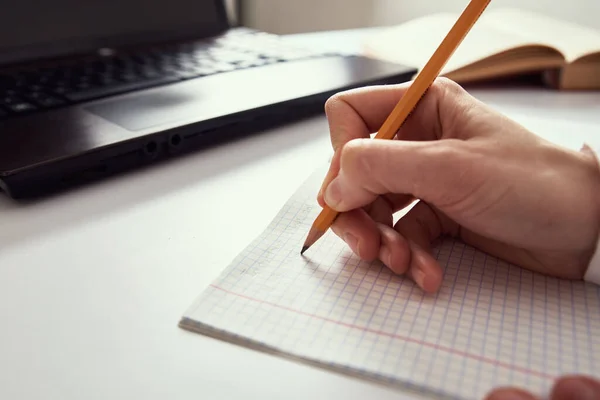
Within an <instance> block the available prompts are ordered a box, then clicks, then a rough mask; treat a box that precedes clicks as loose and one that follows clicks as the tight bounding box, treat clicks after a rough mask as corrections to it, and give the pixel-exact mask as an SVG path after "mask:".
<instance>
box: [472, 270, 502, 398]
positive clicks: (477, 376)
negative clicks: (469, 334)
mask: <svg viewBox="0 0 600 400" xmlns="http://www.w3.org/2000/svg"><path fill="white" fill-rule="evenodd" d="M495 260H496V265H495V266H494V277H493V278H492V292H491V293H490V304H489V305H488V312H487V313H488V315H490V314H491V311H492V304H494V293H495V288H496V276H497V275H498V269H499V261H498V259H497V258H496V259H495ZM486 261H487V259H486ZM484 266H485V263H484ZM484 271H485V269H484ZM489 325H490V319H489V318H486V320H485V328H484V329H483V340H482V341H481V353H482V354H483V351H484V349H485V348H486V345H487V340H488V338H489V336H488V330H489ZM481 370H482V369H481V368H477V372H476V374H475V382H476V385H477V391H479V386H480V384H481Z"/></svg>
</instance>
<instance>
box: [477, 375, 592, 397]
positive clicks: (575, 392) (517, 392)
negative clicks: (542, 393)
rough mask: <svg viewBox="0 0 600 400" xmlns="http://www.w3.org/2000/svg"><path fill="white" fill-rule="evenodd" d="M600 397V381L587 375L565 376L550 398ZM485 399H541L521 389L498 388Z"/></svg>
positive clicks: (558, 381)
mask: <svg viewBox="0 0 600 400" xmlns="http://www.w3.org/2000/svg"><path fill="white" fill-rule="evenodd" d="M594 399H600V381H598V380H596V379H593V378H590V377H586V376H564V377H562V378H559V379H558V380H557V381H556V382H555V383H554V386H553V388H552V391H551V393H550V397H548V400H594ZM485 400H540V398H539V397H536V396H534V395H533V394H531V393H528V392H526V391H524V390H521V389H516V388H498V389H496V390H493V391H492V392H491V393H489V394H488V395H487V396H486V398H485Z"/></svg>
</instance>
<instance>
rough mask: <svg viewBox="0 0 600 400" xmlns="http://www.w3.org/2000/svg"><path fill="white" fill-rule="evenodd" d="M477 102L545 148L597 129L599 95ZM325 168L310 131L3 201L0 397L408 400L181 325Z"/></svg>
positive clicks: (490, 95) (498, 95)
mask: <svg viewBox="0 0 600 400" xmlns="http://www.w3.org/2000/svg"><path fill="white" fill-rule="evenodd" d="M315 37H316V36H315V35H308V36H307V37H306V38H308V39H314V38H315ZM318 37H319V38H320V39H319V40H321V39H322V38H328V37H329V38H331V40H332V41H331V42H330V43H333V44H336V43H340V42H339V40H340V37H342V38H343V37H345V38H346V39H345V40H344V41H343V43H345V44H349V43H350V44H352V43H356V42H355V40H356V39H357V38H359V37H360V36H359V35H357V34H356V33H355V32H354V33H352V34H350V35H347V36H340V35H339V34H329V35H328V34H320V35H318ZM302 39H303V38H302V37H296V38H294V40H302ZM336 40H337V42H336ZM321 43H322V42H321ZM473 93H474V94H475V95H476V96H477V97H479V98H481V99H482V100H484V101H486V102H488V103H490V104H492V105H494V106H496V107H497V108H499V109H501V110H502V111H504V112H506V113H507V114H508V115H509V116H512V117H514V118H517V119H519V120H520V121H522V122H523V123H525V124H526V125H528V126H530V127H532V129H537V130H539V131H540V132H542V131H545V132H548V133H551V136H552V134H554V135H555V136H556V135H561V134H563V133H564V134H565V135H569V136H566V137H567V138H570V137H571V136H570V135H572V134H574V133H582V132H583V133H585V132H588V133H590V134H591V133H592V132H593V131H595V130H598V126H600V116H598V114H597V112H598V110H600V94H598V93H580V94H566V93H555V92H549V91H545V90H533V89H514V90H477V91H474V92H473ZM544 118H546V119H544ZM547 118H551V119H550V120H548V119H547ZM550 130H552V131H550ZM567 141H568V142H569V143H572V140H571V139H567ZM574 146H575V144H574ZM329 154H330V144H329V136H328V131H327V123H326V121H325V119H324V118H322V117H318V118H314V119H312V120H309V121H306V122H303V123H299V124H294V125H292V126H289V127H286V128H281V129H275V130H272V131H269V132H265V133H264V134H262V135H259V136H256V137H252V138H248V139H246V140H243V141H239V142H236V143H231V144H228V145H225V146H222V147H220V148H217V149H213V150H210V151H205V152H199V153H196V154H194V155H190V156H188V157H185V158H181V159H178V160H175V161H173V162H171V163H169V164H167V165H161V166H157V167H155V168H151V169H149V170H145V171H141V172H136V173H131V174H127V175H124V176H121V177H119V178H116V179H111V180H107V181H104V182H102V183H100V184H97V185H93V186H90V187H87V188H84V189H81V190H77V191H73V192H70V193H65V194H63V195H60V196H57V197H53V198H50V199H46V200H43V201H39V202H35V203H31V204H19V205H17V204H14V203H13V202H11V201H9V200H8V199H6V198H5V197H0V321H1V322H0V323H1V329H0V398H3V399H34V398H36V399H37V398H44V399H47V400H49V399H60V400H69V399H74V400H75V399H77V400H79V399H82V398H85V399H108V398H110V399H121V398H127V399H130V398H144V399H147V400H150V399H165V398H169V399H180V398H202V399H247V398H256V399H259V398H260V399H281V398H287V399H295V398H298V399H306V398H332V397H339V398H346V399H364V398H377V399H382V400H383V399H404V398H408V397H407V395H406V394H401V393H398V392H395V391H392V390H390V389H387V388H383V387H381V386H375V385H372V384H370V383H367V382H364V381H360V380H356V379H351V378H348V377H345V376H341V375H337V374H334V373H330V372H326V371H322V370H319V369H316V368H313V367H308V366H304V365H298V364H295V363H293V362H291V361H287V360H283V359H280V358H276V357H274V356H269V355H265V354H262V353H258V352H254V351H251V350H247V349H243V348H240V347H236V346H234V345H230V344H226V343H222V342H219V341H216V340H213V339H209V338H205V337H203V336H200V335H196V334H192V333H189V332H187V331H183V330H181V329H179V328H178V327H177V322H178V320H179V318H180V316H181V315H182V313H183V312H184V311H185V309H187V307H188V306H189V305H190V304H191V302H192V301H193V300H194V299H195V297H196V296H197V295H198V294H199V293H200V292H201V291H202V289H203V288H204V287H205V286H207V285H208V284H209V283H210V282H211V281H212V280H213V279H214V278H215V277H216V276H217V275H218V274H219V273H220V271H221V270H222V269H223V268H224V267H225V266H226V265H227V263H228V262H229V261H230V260H231V259H232V258H233V257H234V256H235V254H237V253H238V252H239V251H240V250H241V249H242V248H243V247H244V246H245V245H246V244H247V243H248V242H249V241H250V240H251V239H253V238H254V237H255V236H256V235H257V234H258V233H259V232H260V231H261V230H262V229H263V228H264V227H265V226H266V224H267V223H268V222H269V220H270V219H271V217H273V216H274V215H275V213H276V212H277V210H278V208H279V207H280V206H281V205H282V204H283V203H284V202H285V200H286V199H287V198H288V196H289V195H290V194H291V193H292V192H293V191H294V190H295V188H296V186H297V185H298V184H299V183H300V182H301V181H302V180H303V179H304V178H305V177H306V176H307V175H308V174H309V173H310V172H311V168H310V165H317V164H318V163H320V162H322V161H323V160H324V159H326V158H327V157H328V156H329ZM307 166H309V167H308V168H307ZM271 182H275V183H276V185H275V187H276V190H273V189H272V187H271V186H270V183H271ZM267 192H270V195H269V196H265V195H264V193H267Z"/></svg>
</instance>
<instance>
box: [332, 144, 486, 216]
mask: <svg viewBox="0 0 600 400" xmlns="http://www.w3.org/2000/svg"><path fill="white" fill-rule="evenodd" d="M473 146H474V145H471V144H469V143H467V142H462V141H455V140H444V141H429V142H404V141H397V140H371V139H356V140H353V141H351V142H348V143H347V144H346V145H345V146H344V147H343V149H342V151H341V154H340V156H339V160H338V161H337V162H339V172H338V173H337V176H336V177H335V178H334V179H332V180H331V182H330V183H329V185H327V187H326V189H325V190H324V192H323V200H324V201H325V203H326V204H328V205H329V206H330V207H332V208H333V209H335V210H337V211H340V212H344V211H348V210H351V209H354V208H358V207H363V206H365V205H366V204H369V203H371V202H372V201H374V199H375V198H376V197H377V196H379V195H381V194H385V193H397V194H406V195H408V194H410V195H412V196H414V197H416V198H419V199H423V200H425V201H427V202H429V203H433V204H436V206H438V207H441V206H443V205H446V204H455V203H458V202H459V201H460V200H463V199H464V198H465V197H467V196H468V195H469V194H471V193H472V192H473V191H474V188H476V187H477V185H479V182H478V179H475V178H477V177H478V175H477V173H476V172H477V171H478V164H477V153H476V152H475V151H472V150H471V148H472V147H473Z"/></svg>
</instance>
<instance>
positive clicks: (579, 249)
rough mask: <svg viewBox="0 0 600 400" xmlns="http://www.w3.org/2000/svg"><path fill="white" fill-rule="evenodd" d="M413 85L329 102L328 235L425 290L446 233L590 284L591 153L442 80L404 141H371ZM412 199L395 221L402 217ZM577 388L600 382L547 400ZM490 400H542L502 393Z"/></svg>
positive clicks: (568, 383)
mask: <svg viewBox="0 0 600 400" xmlns="http://www.w3.org/2000/svg"><path fill="white" fill-rule="evenodd" d="M407 85H408V83H407V84H402V85H388V86H375V87H368V88H361V89H355V90H351V91H347V92H342V93H339V94H337V95H335V96H333V97H332V98H330V99H329V100H328V101H327V103H326V106H325V111H326V114H327V118H328V122H329V128H330V132H331V143H332V146H333V148H334V150H335V154H334V157H333V159H332V163H331V165H330V169H329V171H328V173H327V176H326V177H325V179H324V182H323V185H322V187H321V190H320V192H319V195H318V201H319V203H320V204H321V205H322V206H323V205H325V204H327V205H329V206H330V207H332V208H333V209H335V210H337V211H340V212H341V214H340V216H339V217H338V218H337V220H336V222H335V224H334V225H333V226H332V230H333V231H334V232H335V233H336V234H337V235H338V236H339V237H340V238H342V239H343V240H345V241H346V243H347V244H348V246H349V247H350V248H351V249H352V251H353V252H354V253H356V254H357V255H358V256H359V257H360V258H362V259H364V260H368V261H372V260H375V259H379V260H380V261H381V262H382V263H384V264H385V265H386V266H387V267H388V268H390V269H391V270H392V271H394V272H395V273H397V274H401V275H407V276H408V277H410V278H411V279H413V280H414V281H415V283H416V284H417V285H418V286H420V287H421V288H422V289H423V290H424V291H425V292H429V293H434V292H436V291H437V290H438V289H439V287H440V285H441V282H442V269H441V267H440V265H439V264H438V263H437V261H436V260H435V258H434V257H433V256H432V252H431V246H432V242H433V241H435V240H436V239H437V238H439V237H441V236H445V235H450V236H454V237H457V238H460V239H461V240H463V241H464V242H466V243H467V244H469V245H471V246H474V247H476V248H478V249H480V250H482V251H485V252H487V253H489V254H491V255H494V256H496V257H499V258H502V259H504V260H506V261H508V262H510V263H513V264H515V265H518V266H521V267H522V268H526V269H529V270H532V271H536V272H540V273H544V274H547V275H551V276H556V277H560V278H565V279H582V278H583V276H584V274H585V272H586V269H587V266H588V264H589V261H590V259H591V257H592V255H593V254H594V251H595V248H596V245H597V240H598V235H599V233H600V224H599V221H600V166H599V165H598V163H597V161H596V158H595V157H594V155H593V153H592V152H591V151H590V150H589V149H587V148H584V149H582V150H581V151H572V150H569V149H566V148H563V147H559V146H556V145H554V144H552V143H550V142H548V141H546V140H544V139H542V138H540V137H539V136H537V135H535V134H534V133H532V132H530V131H528V130H526V129H525V128H524V127H522V126H521V125H519V124H517V123H516V122H514V121H512V120H510V119H508V118H507V117H505V116H503V115H501V114H499V113H498V112H496V111H495V110H493V109H491V108H490V107H488V106H486V105H485V104H483V103H481V102H479V101H478V100H477V99H475V98H474V97H472V96H470V95H469V94H468V93H467V92H466V91H465V90H463V89H462V88H461V87H460V86H459V85H457V84H455V83H454V82H452V81H450V80H447V79H444V78H440V79H438V80H436V82H435V83H434V84H433V85H432V87H431V88H430V89H429V90H428V92H427V93H426V95H425V96H424V97H423V99H422V100H421V102H420V103H419V105H418V106H417V107H416V109H415V110H414V112H413V113H412V114H411V116H410V117H409V118H408V119H407V121H406V122H405V124H404V125H403V127H402V128H401V129H400V130H399V131H398V133H397V136H396V140H371V139H370V135H371V134H373V133H375V132H376V130H377V129H378V128H379V127H380V126H381V124H382V123H383V122H384V120H385V118H386V117H387V116H388V115H389V113H390V112H391V110H392V109H393V107H394V106H395V105H396V103H397V102H398V100H399V99H400V97H401V96H402V94H403V93H404V92H405V90H406V89H407V87H408V86H407ZM415 201H416V204H415V205H414V207H412V208H411V209H410V211H409V212H408V213H407V214H406V215H404V216H403V217H402V218H401V219H400V220H398V221H397V223H395V224H394V220H393V218H394V214H395V213H397V212H398V211H401V210H402V209H404V208H406V206H407V205H409V204H411V203H413V202H415ZM578 384H579V385H580V387H581V388H583V389H582V393H584V394H585V391H586V390H587V389H589V390H588V392H590V391H591V392H590V393H592V394H595V395H596V396H595V397H592V398H600V384H598V382H596V381H593V380H591V379H590V378H587V377H565V378H564V379H562V380H559V381H557V383H556V386H555V388H554V392H553V394H552V396H554V397H551V400H566V399H580V398H581V399H587V398H588V397H573V396H572V394H573V393H576V392H573V390H575V389H573V388H576V387H577V385H578ZM586 385H587V386H586ZM565 388H566V389H565ZM586 388H587V389H586ZM565 396H566V397H565ZM569 396H570V397H569ZM488 399H489V400H508V399H528V400H531V399H536V400H537V397H534V395H533V394H528V393H525V392H522V391H518V390H517V389H511V388H502V389H498V390H497V391H496V392H494V393H493V394H490V397H488Z"/></svg>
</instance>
